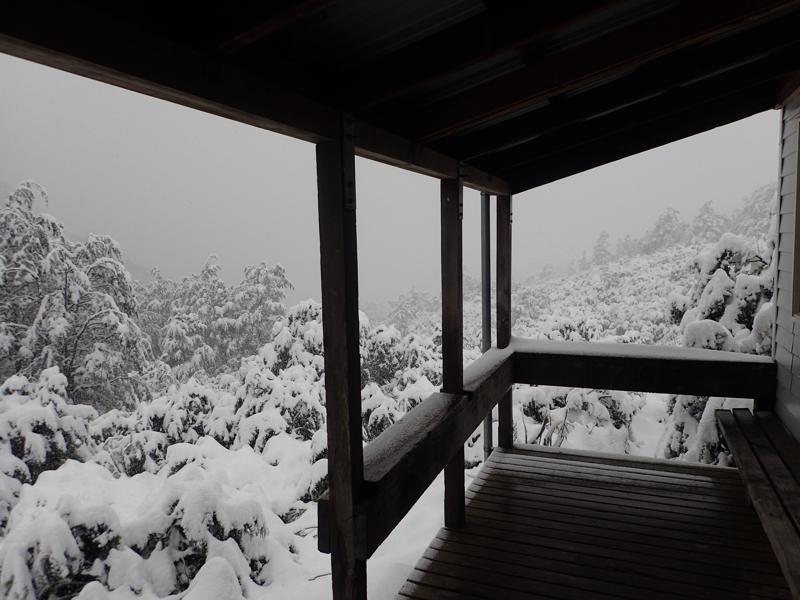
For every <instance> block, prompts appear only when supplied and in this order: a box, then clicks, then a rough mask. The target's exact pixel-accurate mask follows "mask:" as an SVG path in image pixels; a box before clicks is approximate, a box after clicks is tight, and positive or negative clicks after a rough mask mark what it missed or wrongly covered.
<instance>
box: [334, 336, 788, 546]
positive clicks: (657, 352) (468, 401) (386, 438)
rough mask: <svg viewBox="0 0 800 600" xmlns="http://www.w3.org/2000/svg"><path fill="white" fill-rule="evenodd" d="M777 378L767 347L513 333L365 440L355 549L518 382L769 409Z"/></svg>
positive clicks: (395, 519)
mask: <svg viewBox="0 0 800 600" xmlns="http://www.w3.org/2000/svg"><path fill="white" fill-rule="evenodd" d="M775 382H776V367H775V362H774V360H772V359H771V358H768V357H765V356H753V355H747V354H737V353H731V352H718V351H715V350H699V349H694V348H673V347H661V346H644V345H634V344H602V343H588V342H586V343H585V342H550V341H536V340H527V339H520V338H513V339H512V340H511V343H510V345H509V346H508V347H506V348H504V349H501V350H498V349H497V348H493V349H491V350H489V351H488V352H486V353H485V354H483V356H481V357H480V358H479V359H478V360H476V361H475V362H473V363H472V364H471V365H470V366H469V367H467V368H466V369H465V370H464V383H463V393H462V394H444V393H436V394H432V395H431V396H430V397H428V398H427V399H425V400H424V401H423V402H422V403H420V404H419V405H418V406H416V407H415V408H414V409H412V410H411V411H409V412H408V414H406V415H405V416H404V417H403V418H402V419H401V420H400V421H398V422H397V423H395V424H394V425H392V426H391V427H389V428H388V429H387V430H386V431H384V432H383V433H382V434H381V435H379V436H378V437H377V438H376V439H375V440H374V441H372V442H371V443H370V444H368V445H367V446H366V447H365V448H364V482H363V485H362V487H361V491H360V493H359V495H358V498H357V500H356V510H355V517H354V523H353V526H354V528H355V533H356V536H355V537H356V549H357V554H358V556H359V557H360V558H362V559H367V558H369V557H370V556H372V554H373V553H374V552H375V550H376V549H377V548H378V547H379V546H380V545H381V543H382V542H383V541H384V540H385V539H386V538H387V537H388V535H389V534H390V533H391V532H392V530H393V529H394V528H395V527H396V526H397V524H398V523H399V522H400V520H401V519H402V518H403V517H404V516H405V515H406V514H407V513H408V511H409V510H410V509H411V507H412V506H413V505H414V503H415V502H416V501H417V500H418V499H419V497H420V496H421V495H422V493H423V492H424V491H425V490H426V489H427V488H428V486H429V485H430V484H431V483H432V482H433V480H434V479H435V478H436V476H437V475H438V474H439V473H440V472H441V471H442V470H443V469H444V467H445V465H446V464H447V463H448V462H449V461H450V460H451V459H452V457H453V456H454V455H455V454H456V453H457V452H458V451H459V450H460V449H462V448H463V445H464V443H465V442H466V441H467V439H468V438H469V436H470V435H472V433H473V432H474V431H475V429H476V428H477V427H478V426H479V425H480V423H481V421H482V420H483V418H484V417H485V416H486V415H487V414H488V413H489V412H490V411H491V410H492V408H494V406H495V405H496V404H497V402H498V400H499V399H500V398H502V397H503V396H504V395H505V394H506V393H507V392H508V390H510V389H511V387H512V385H513V384H514V383H527V384H538V385H558V386H565V387H580V388H599V389H613V390H624V391H636V392H654V393H671V394H691V395H697V396H724V397H733V398H751V399H753V400H754V401H755V403H756V406H757V407H758V409H759V410H771V408H772V401H773V399H774V394H775ZM501 418H502V415H501ZM508 418H510V414H509V415H508ZM507 425H509V424H507ZM328 509H329V506H328V500H327V496H323V497H322V498H321V499H320V501H319V504H318V511H319V531H318V534H319V538H318V539H319V549H320V550H321V551H322V552H329V551H330V545H329V536H330V526H331V523H330V518H329V510H328Z"/></svg>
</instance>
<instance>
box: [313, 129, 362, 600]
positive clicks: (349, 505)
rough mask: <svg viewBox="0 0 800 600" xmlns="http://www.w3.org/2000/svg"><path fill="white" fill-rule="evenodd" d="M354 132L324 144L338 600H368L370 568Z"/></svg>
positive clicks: (322, 207) (322, 226)
mask: <svg viewBox="0 0 800 600" xmlns="http://www.w3.org/2000/svg"><path fill="white" fill-rule="evenodd" d="M353 131H354V128H353V122H352V120H350V119H347V118H343V119H342V127H341V133H340V135H339V138H338V139H337V140H335V141H331V142H324V143H320V144H317V196H318V204H319V242H320V271H321V275H322V326H323V333H324V339H323V341H324V347H325V399H326V402H325V404H326V412H327V416H328V486H329V495H330V514H331V519H330V520H331V532H330V539H331V542H330V549H331V576H332V585H333V599H334V600H366V597H367V565H366V561H365V560H359V559H357V558H356V534H355V529H354V522H355V510H354V506H355V503H356V500H357V498H358V494H359V490H360V488H361V484H362V482H363V478H364V455H363V451H362V444H361V368H360V355H359V340H358V330H359V327H358V258H357V251H356V246H357V245H356V181H355V152H354V133H353Z"/></svg>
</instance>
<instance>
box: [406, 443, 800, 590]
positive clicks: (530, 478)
mask: <svg viewBox="0 0 800 600" xmlns="http://www.w3.org/2000/svg"><path fill="white" fill-rule="evenodd" d="M467 498H468V501H467V526H466V527H465V528H463V529H459V530H455V529H446V528H445V529H441V530H440V531H439V533H438V534H437V535H436V538H435V539H434V540H433V541H432V542H431V544H430V546H429V548H428V549H427V550H426V552H425V554H424V555H423V557H422V558H421V559H420V561H419V562H418V563H417V565H416V567H415V569H414V570H413V571H412V572H411V574H410V575H409V578H408V581H407V582H406V583H405V585H404V586H403V587H402V589H401V590H400V592H399V595H398V598H402V599H407V598H415V599H419V600H423V599H424V600H433V599H436V600H455V599H459V600H462V599H463V600H514V599H517V598H519V599H526V600H529V599H540V598H554V599H565V600H573V599H574V600H591V599H593V598H598V599H599V598H603V599H605V598H636V599H642V598H644V599H646V600H658V599H665V600H666V599H672V598H691V599H697V598H726V599H729V598H790V597H791V596H790V593H789V590H788V588H787V586H786V583H785V581H784V579H783V576H782V575H781V572H780V569H779V567H778V564H777V562H776V559H775V556H774V554H773V552H772V549H771V548H770V545H769V543H768V541H767V538H766V536H765V534H764V532H763V530H762V528H761V525H760V523H759V521H758V518H757V517H756V515H755V512H754V511H753V510H752V508H751V507H750V506H749V505H748V504H747V501H746V493H745V489H744V486H743V484H742V482H741V480H740V478H739V474H738V471H736V470H735V469H713V468H711V467H698V466H690V465H680V464H674V463H668V464H665V463H664V462H639V461H634V460H621V459H610V458H607V457H602V458H601V457H597V456H586V455H581V454H569V453H554V452H552V451H537V450H533V449H531V447H528V448H527V449H519V450H514V451H505V452H504V451H501V450H495V452H494V453H493V454H492V457H491V458H490V459H489V460H488V461H487V463H486V464H485V465H484V466H483V468H482V469H481V471H480V474H479V475H478V477H477V478H476V480H475V481H474V482H473V483H472V485H471V486H470V487H469V490H468V491H467Z"/></svg>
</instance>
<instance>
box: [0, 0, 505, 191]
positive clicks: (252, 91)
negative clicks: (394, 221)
mask: <svg viewBox="0 0 800 600" xmlns="http://www.w3.org/2000/svg"><path fill="white" fill-rule="evenodd" d="M40 12H41V8H40V7H38V6H36V5H34V4H30V3H25V2H18V3H15V4H14V5H13V6H12V7H11V8H10V9H7V10H5V11H4V12H3V15H2V19H1V20H0V23H2V26H0V52H3V53H5V54H10V55H12V56H17V57H19V58H23V59H25V60H30V61H33V62H37V63H40V64H44V65H47V66H50V67H53V68H56V69H60V70H63V71H67V72H70V73H74V74H76V75H80V76H82V77H87V78H89V79H94V80H96V81H101V82H103V83H108V84H111V85H114V86H117V87H121V88H125V89H128V90H131V91H134V92H138V93H141V94H145V95H148V96H152V97H154V98H159V99H162V100H166V101H168V102H173V103H175V104H180V105H182V106H187V107H189V108H193V109H196V110H200V111H203V112H207V113H210V114H214V115H217V116H220V117H224V118H227V119H232V120H235V121H239V122H242V123H246V124H248V125H253V126H255V127H260V128H262V129H268V130H270V131H275V132H277V133H281V134H283V135H288V136H291V137H294V138H298V139H302V140H305V141H309V142H314V143H318V142H323V141H328V140H333V139H335V138H336V136H337V135H338V131H339V129H338V128H339V111H337V110H335V109H333V108H331V107H329V106H326V105H324V104H321V103H319V102H316V101H314V100H311V99H309V98H307V97H304V96H302V95H300V94H297V93H295V92H292V91H291V90H288V89H286V88H285V87H284V86H282V85H280V84H279V83H277V82H275V81H270V80H268V79H266V78H265V77H263V76H261V75H260V74H255V73H253V72H251V71H249V70H247V69H245V68H243V67H239V66H237V65H233V64H230V63H227V62H224V61H221V60H219V59H217V58H212V57H209V56H207V55H206V54H204V53H200V52H197V51H195V50H192V49H190V48H187V47H185V46H182V45H180V44H176V43H175V42H174V41H171V40H169V39H166V38H164V37H160V36H157V35H154V34H152V33H149V32H147V31H144V30H142V29H141V28H139V27H136V26H135V25H133V24H131V23H129V22H127V21H123V20H121V19H119V18H115V17H113V16H111V15H108V14H106V13H105V12H103V11H99V10H92V9H91V8H89V7H87V6H86V5H85V4H84V3H80V2H75V1H74V0H63V1H62V2H55V3H49V4H48V7H47V12H48V18H47V19H41V18H40V16H41V15H40ZM132 49H134V50H132ZM356 129H357V136H356V153H357V154H358V155H359V156H364V157H366V158H371V159H374V160H378V161H381V162H385V163H388V164H392V165H396V166H400V167H403V168H406V169H409V170H412V171H415V172H418V173H424V174H427V175H431V176H433V177H439V178H443V177H446V178H451V177H456V176H457V175H458V172H459V163H458V161H456V160H455V159H453V158H451V157H448V156H446V155H444V154H442V153H441V152H436V151H434V150H431V149H429V148H426V147H424V146H423V145H421V144H419V143H417V142H413V141H411V140H409V139H407V138H404V137H403V136H400V135H396V134H393V133H390V132H388V131H385V130H383V129H381V128H379V127H373V126H371V125H369V124H367V123H364V122H359V123H357V124H356ZM462 176H463V179H464V184H465V185H467V186H469V187H473V188H475V189H477V190H479V191H487V192H490V193H501V192H502V191H503V190H505V191H506V192H507V191H508V189H509V186H508V184H507V183H506V182H504V181H502V180H501V179H498V178H497V177H493V176H491V175H490V174H487V173H484V172H483V171H481V170H480V169H476V168H474V167H465V168H464V169H463V170H462Z"/></svg>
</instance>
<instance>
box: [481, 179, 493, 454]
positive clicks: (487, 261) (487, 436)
mask: <svg viewBox="0 0 800 600" xmlns="http://www.w3.org/2000/svg"><path fill="white" fill-rule="evenodd" d="M490 200H491V198H490V197H489V194H486V193H481V352H484V353H485V352H488V351H489V349H490V348H491V347H492V236H491V220H492V216H491V210H490ZM493 429H494V427H493V424H492V413H491V411H489V414H488V415H486V418H485V419H484V420H483V458H484V459H487V458H489V455H490V454H491V453H492V447H493V446H494V440H493V437H494V431H493Z"/></svg>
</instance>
